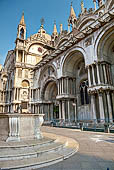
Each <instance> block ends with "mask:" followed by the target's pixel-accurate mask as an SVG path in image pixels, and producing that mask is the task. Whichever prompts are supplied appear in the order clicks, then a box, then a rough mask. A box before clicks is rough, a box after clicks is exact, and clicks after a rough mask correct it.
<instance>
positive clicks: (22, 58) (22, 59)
mask: <svg viewBox="0 0 114 170" xmlns="http://www.w3.org/2000/svg"><path fill="white" fill-rule="evenodd" d="M24 58H25V53H24V51H23V58H22V62H23V63H24Z"/></svg>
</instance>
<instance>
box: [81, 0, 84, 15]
mask: <svg viewBox="0 0 114 170" xmlns="http://www.w3.org/2000/svg"><path fill="white" fill-rule="evenodd" d="M81 11H82V13H84V2H83V0H81Z"/></svg>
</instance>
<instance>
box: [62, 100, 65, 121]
mask: <svg viewBox="0 0 114 170" xmlns="http://www.w3.org/2000/svg"><path fill="white" fill-rule="evenodd" d="M62 119H63V120H65V101H62Z"/></svg>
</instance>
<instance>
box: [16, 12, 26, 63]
mask: <svg viewBox="0 0 114 170" xmlns="http://www.w3.org/2000/svg"><path fill="white" fill-rule="evenodd" d="M25 41H26V24H25V20H24V12H23V13H22V17H21V20H20V23H19V25H18V28H17V38H16V48H15V50H16V62H23V63H24V62H25V52H24V47H25Z"/></svg>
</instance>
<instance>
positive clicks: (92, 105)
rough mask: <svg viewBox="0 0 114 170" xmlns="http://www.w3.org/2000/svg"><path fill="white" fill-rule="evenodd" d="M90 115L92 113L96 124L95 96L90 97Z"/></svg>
mask: <svg viewBox="0 0 114 170" xmlns="http://www.w3.org/2000/svg"><path fill="white" fill-rule="evenodd" d="M91 113H92V119H93V121H94V122H96V121H97V119H96V106H95V95H94V94H92V95H91ZM90 119H91V117H90Z"/></svg>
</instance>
